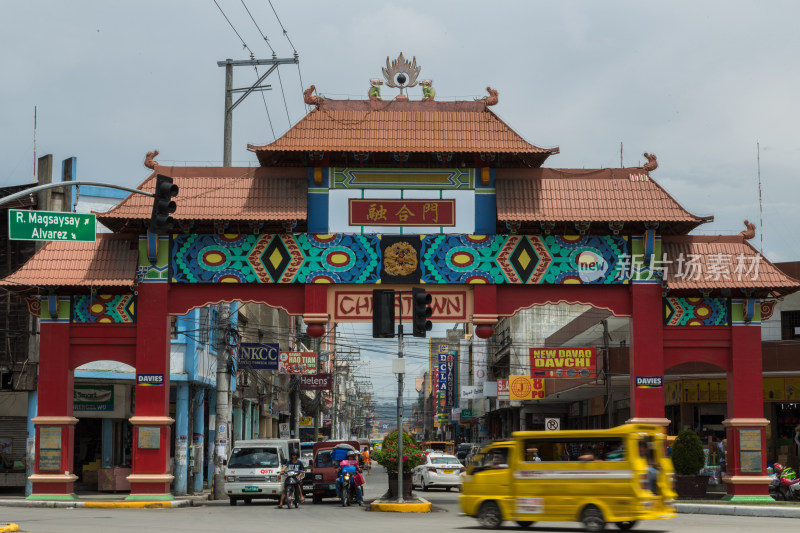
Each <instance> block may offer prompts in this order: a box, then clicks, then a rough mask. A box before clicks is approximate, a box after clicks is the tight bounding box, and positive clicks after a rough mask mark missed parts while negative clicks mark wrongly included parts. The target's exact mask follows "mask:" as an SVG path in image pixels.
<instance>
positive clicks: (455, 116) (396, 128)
mask: <svg viewBox="0 0 800 533" xmlns="http://www.w3.org/2000/svg"><path fill="white" fill-rule="evenodd" d="M247 149H248V150H250V151H253V152H255V153H256V155H257V156H258V159H259V161H260V162H261V164H262V165H265V166H266V165H271V164H273V163H272V159H273V154H276V153H280V152H284V153H285V152H387V153H415V152H427V153H431V152H442V153H474V154H481V153H495V154H518V155H519V154H527V155H528V156H529V157H528V159H529V160H530V161H532V162H535V166H539V165H541V163H542V162H543V161H544V160H545V159H546V158H547V156H549V155H550V154H556V153H558V148H540V147H538V146H534V145H532V144H530V143H529V142H527V141H526V140H525V139H523V138H522V137H521V136H520V135H519V134H517V133H516V132H515V131H514V130H512V129H511V128H510V127H509V126H508V125H507V124H506V123H505V122H503V121H502V120H501V119H500V118H499V117H498V116H497V115H496V114H495V113H493V112H492V111H490V110H489V108H488V106H486V104H485V103H484V102H483V101H480V100H479V101H475V102H436V101H397V100H389V101H373V100H323V102H322V104H321V105H320V106H319V108H315V109H313V110H312V111H311V112H310V113H308V114H307V115H306V116H305V117H303V119H301V120H300V122H298V123H297V124H296V125H295V126H293V127H292V128H291V129H290V130H289V131H287V132H286V134H285V135H283V136H282V137H281V138H280V139H278V140H276V141H274V142H272V143H270V144H267V145H263V146H257V145H248V146H247Z"/></svg>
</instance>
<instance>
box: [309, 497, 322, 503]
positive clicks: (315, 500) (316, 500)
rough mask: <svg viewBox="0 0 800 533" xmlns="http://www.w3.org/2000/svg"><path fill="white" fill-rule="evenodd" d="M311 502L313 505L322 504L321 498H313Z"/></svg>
mask: <svg viewBox="0 0 800 533" xmlns="http://www.w3.org/2000/svg"><path fill="white" fill-rule="evenodd" d="M311 501H312V502H314V504H315V505H316V504H318V503H322V497H321V496H314V497H313V498H312V499H311Z"/></svg>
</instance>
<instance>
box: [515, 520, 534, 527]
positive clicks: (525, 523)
mask: <svg viewBox="0 0 800 533" xmlns="http://www.w3.org/2000/svg"><path fill="white" fill-rule="evenodd" d="M531 524H533V520H517V525H518V526H519V527H528V526H530V525H531Z"/></svg>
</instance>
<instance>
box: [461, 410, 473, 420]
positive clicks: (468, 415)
mask: <svg viewBox="0 0 800 533" xmlns="http://www.w3.org/2000/svg"><path fill="white" fill-rule="evenodd" d="M461 420H472V409H462V410H461Z"/></svg>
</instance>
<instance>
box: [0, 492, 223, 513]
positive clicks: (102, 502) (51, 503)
mask: <svg viewBox="0 0 800 533" xmlns="http://www.w3.org/2000/svg"><path fill="white" fill-rule="evenodd" d="M210 495H211V491H210V490H208V489H207V490H204V491H203V492H202V493H198V494H186V495H182V496H175V499H174V500H171V501H150V502H148V501H126V500H125V498H127V497H128V493H127V492H120V493H112V492H96V491H95V492H86V491H80V493H79V499H77V500H28V499H26V498H25V495H24V494H23V493H0V507H47V508H64V509H74V508H79V507H83V508H105V509H114V508H121V509H122V508H125V509H145V508H146V509H154V508H162V509H175V508H179V507H196V506H199V505H203V504H204V503H206V502H208V501H209V497H210Z"/></svg>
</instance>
